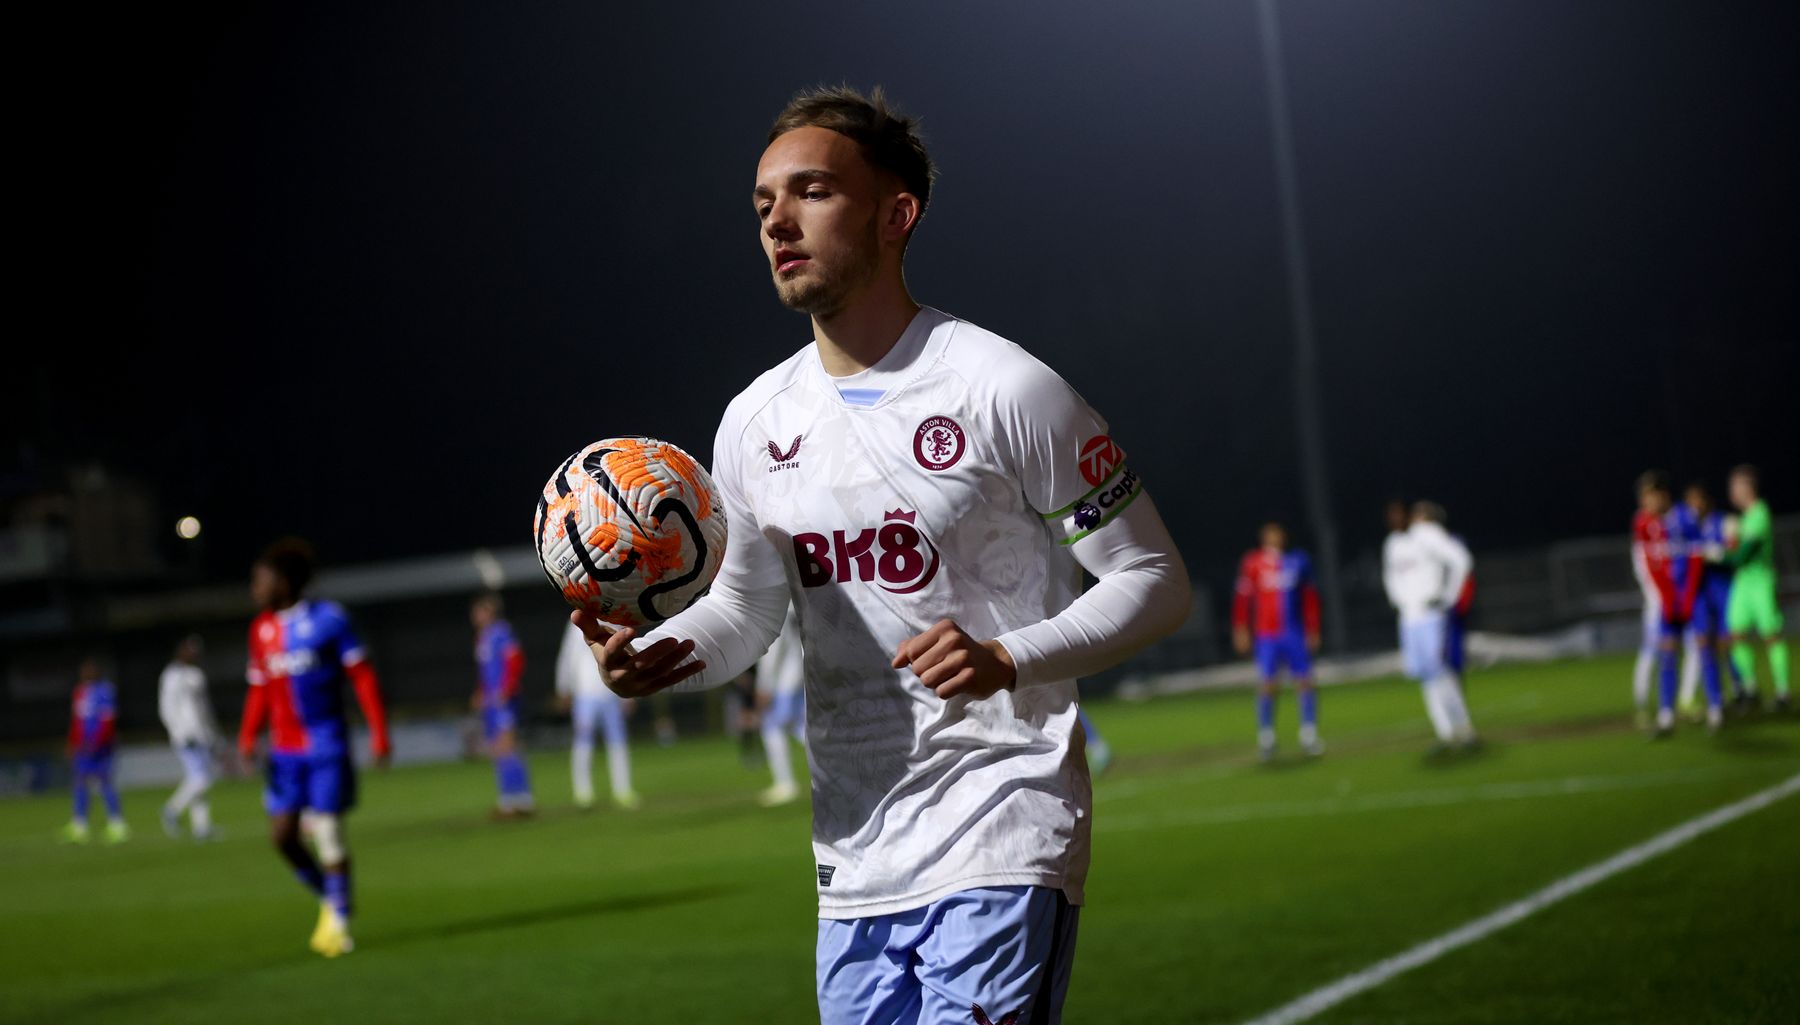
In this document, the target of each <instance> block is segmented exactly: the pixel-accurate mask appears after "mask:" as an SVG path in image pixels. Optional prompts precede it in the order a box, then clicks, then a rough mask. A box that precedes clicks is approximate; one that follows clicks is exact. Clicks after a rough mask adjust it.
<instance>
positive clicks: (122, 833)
mask: <svg viewBox="0 0 1800 1025" xmlns="http://www.w3.org/2000/svg"><path fill="white" fill-rule="evenodd" d="M129 839H131V827H130V826H127V825H126V824H125V820H124V819H112V820H111V821H109V822H107V824H106V842H107V843H124V842H125V841H127V840H129Z"/></svg>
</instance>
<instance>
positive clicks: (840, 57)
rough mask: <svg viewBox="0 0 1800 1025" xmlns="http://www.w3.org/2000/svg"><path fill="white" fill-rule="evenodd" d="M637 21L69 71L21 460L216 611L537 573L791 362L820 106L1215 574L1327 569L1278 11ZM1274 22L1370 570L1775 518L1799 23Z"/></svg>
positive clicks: (1415, 5)
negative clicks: (787, 212) (510, 560)
mask: <svg viewBox="0 0 1800 1025" xmlns="http://www.w3.org/2000/svg"><path fill="white" fill-rule="evenodd" d="M502 8H504V9H502ZM621 9H622V8H621V6H620V5H575V4H569V5H562V6H557V5H531V6H526V5H495V4H467V5H464V6H463V7H462V8H461V9H452V6H451V5H394V4H380V3H358V4H350V5H332V4H309V5H290V6H289V7H287V8H285V9H282V10H280V11H274V12H271V11H267V10H262V9H260V8H258V9H256V10H255V11H253V12H252V13H244V12H243V11H236V12H227V13H212V14H204V15H203V14H195V13H187V14H176V15H170V14H168V13H166V12H164V11H160V10H159V11H157V12H156V13H155V14H148V13H140V14H137V15H133V16H131V18H132V20H127V21H123V22H106V21H103V20H95V19H94V18H93V17H92V16H88V17H86V18H85V19H84V20H81V21H79V22H76V21H73V20H71V21H69V22H67V23H64V24H59V25H54V26H45V27H44V29H43V31H41V32H39V33H37V34H36V38H38V39H39V40H40V41H41V45H42V48H43V52H44V53H45V55H46V58H47V60H46V62H47V63H49V64H53V65H54V66H55V67H56V68H57V69H58V70H57V72H56V74H54V75H52V76H47V77H45V78H44V79H42V80H40V81H39V82H38V83H37V85H36V88H37V89H38V91H39V92H38V93H37V94H34V98H32V99H31V100H30V102H29V103H28V107H29V110H28V111H27V112H26V113H25V114H24V115H23V120H24V123H23V124H22V125H21V126H20V128H21V129H22V130H23V131H24V132H25V133H26V135H27V136H28V137H30V138H33V139H36V140H39V144H38V145H36V146H32V147H29V148H26V149H16V150H15V160H19V159H21V156H22V154H23V153H25V152H29V153H30V154H31V157H30V159H29V160H28V161H27V163H28V165H29V166H28V167H27V176H28V178H29V179H30V181H31V182H32V185H33V187H32V188H30V189H29V190H22V191H21V192H20V193H18V194H17V197H18V198H17V199H16V202H19V203H21V205H22V207H23V212H24V215H25V218H26V221H27V227H28V232H29V235H30V236H31V237H32V238H33V239H35V241H33V242H31V243H30V248H31V256H32V259H31V261H30V262H31V265H32V267H31V270H30V271H29V272H27V274H26V275H25V276H24V277H23V278H21V279H20V281H19V284H20V285H21V286H22V292H23V294H22V295H21V300H22V302H23V303H24V304H25V307H26V308H31V307H34V306H35V307H40V308H43V309H44V311H45V313H46V314H47V315H46V316H44V317H42V318H34V319H35V320H36V321H37V324H36V326H35V327H33V328H31V329H30V331H29V335H30V337H32V338H35V339H37V340H38V341H37V342H36V343H31V344H30V345H29V347H28V348H27V349H26V352H27V356H26V360H27V363H26V366H27V369H28V370H29V371H30V372H29V373H27V374H21V375H18V376H16V377H15V376H13V375H8V377H9V378H10V380H9V383H8V385H7V389H6V391H7V392H8V393H9V396H10V397H9V398H8V400H7V402H6V405H7V407H8V410H9V412H8V413H7V426H6V430H7V433H8V434H9V435H14V436H16V439H17V440H14V439H13V438H9V439H8V444H7V446H6V451H5V458H6V459H7V460H8V461H9V462H10V463H12V464H13V467H14V469H15V471H16V470H17V469H18V467H20V466H21V465H23V466H24V467H25V468H26V471H27V476H29V473H30V472H31V471H32V468H34V467H35V468H37V469H39V470H41V469H42V468H43V467H46V466H55V465H58V464H60V463H63V462H67V461H71V460H80V459H93V458H97V459H102V460H105V461H107V462H109V463H111V464H113V465H116V466H119V467H122V468H124V469H127V470H129V471H131V472H133V473H135V474H137V475H139V476H141V477H143V478H145V479H148V480H150V481H152V482H153V483H154V484H155V485H156V487H157V488H158V489H159V491H160V492H161V494H162V497H163V500H164V506H165V508H166V511H167V512H168V514H169V515H170V516H171V517H172V516H173V515H175V514H176V513H178V512H186V511H194V512H197V513H198V514H199V515H200V516H201V517H202V518H203V519H204V520H205V522H206V524H207V528H208V549H207V559H208V563H209V569H210V570H211V571H212V572H214V573H217V574H221V575H231V576H236V575H237V574H238V573H239V572H240V571H241V568H242V565H243V563H244V561H245V560H246V559H247V557H248V555H249V554H250V553H251V552H252V551H254V550H255V548H257V547H258V546H260V545H261V544H262V543H263V542H265V541H266V540H268V539H269V538H270V537H272V536H273V535H275V534H277V533H280V532H285V531H298V532H303V533H306V534H309V535H312V536H313V537H314V538H315V539H317V540H318V541H319V542H320V545H321V548H322V549H323V551H324V554H325V555H326V556H327V557H328V558H331V559H333V560H335V561H360V560H366V559H377V558H385V557H392V556H398V555H409V554H420V553H427V552H436V551H445V550H452V549H464V548H468V547H472V546H476V545H505V544H522V543H525V542H526V540H527V538H528V531H529V523H530V512H531V508H532V502H533V500H534V498H535V495H536V493H537V490H538V488H539V487H540V486H541V485H542V482H543V479H544V478H545V477H546V476H547V475H548V473H549V471H550V470H551V469H552V468H553V467H554V465H555V463H556V462H557V460H559V459H560V458H562V457H563V456H565V455H567V454H568V453H569V452H570V451H572V450H574V449H575V448H577V447H579V446H580V445H581V444H583V443H585V442H587V441H590V440H593V439H595V438H598V437H602V436H606V435H609V434H622V433H646V434H654V435H659V436H663V437H667V438H669V439H671V440H674V441H676V442H678V443H681V444H684V445H686V446H688V447H690V448H693V449H695V450H696V452H697V453H698V454H700V455H702V456H703V457H705V455H706V454H707V452H708V450H709V448H710V443H711V438H712V433H713V430H714V428H715V426H716V424H717V418H718V414H719V412H720V411H721V410H722V408H723V406H724V404H725V402H726V401H727V400H728V399H729V398H730V396H731V395H732V394H734V393H735V392H736V391H737V390H738V389H739V388H741V387H742V386H743V385H744V384H746V383H747V382H748V381H749V380H750V379H751V377H753V376H754V375H755V374H756V373H757V372H758V371H760V370H762V369H764V368H765V367H767V366H768V365H770V364H772V363H774V362H776V361H777V360H778V359H780V358H781V357H783V356H785V355H786V354H787V353H789V352H791V351H792V350H793V349H795V348H797V347H798V346H799V345H800V344H802V343H804V341H805V340H806V338H807V325H806V323H805V322H804V320H802V319H800V318H799V317H797V316H796V315H792V314H788V313H786V312H784V311H783V310H782V309H781V308H780V307H779V306H778V305H777V304H776V302H775V301H774V298H773V293H772V289H771V288H770V285H769V282H768V274H767V270H766V268H765V265H764V264H763V262H762V260H761V258H760V255H759V252H758V249H757V241H756V237H755V231H756V225H755V220H754V217H753V215H752V211H751V206H750V202H749V187H750V184H751V178H752V174H753V171H754V167H755V163H756V158H757V156H758V154H759V153H760V152H761V147H762V145H763V134H764V132H765V131H766V127H767V124H768V122H769V120H770V119H771V118H772V116H773V115H774V113H775V112H776V111H777V110H778V109H779V108H780V107H781V105H782V104H783V102H784V101H785V100H786V98H787V97H788V96H789V95H790V94H791V93H792V92H793V91H795V90H796V89H798V88H800V87H803V86H806V85H809V84H814V83H818V82H835V81H840V80H841V81H848V82H851V83H853V84H856V85H859V86H863V87H867V86H869V85H872V84H875V83H884V84H886V85H887V86H888V88H889V89H890V90H891V93H892V94H893V96H894V97H895V98H896V99H897V100H898V101H899V102H900V103H901V104H902V106H904V107H905V108H907V109H909V110H911V111H914V112H916V113H919V114H922V115H923V116H924V118H925V127H926V132H927V138H928V141H929V143H930V145H931V147H932V149H933V152H934V155H935V156H936V158H937V160H938V162H939V164H940V167H941V171H942V177H941V179H940V181H939V185H938V191H937V193H936V195H935V196H934V200H933V203H932V206H931V210H930V213H929V215H928V216H927V218H926V220H925V222H924V224H923V226H922V229H921V234H920V236H919V238H918V241H917V243H916V244H915V245H914V246H913V247H912V252H911V254H910V259H909V267H908V271H909V274H908V277H909V281H910V283H911V285H912V286H913V290H914V293H915V295H916V296H917V297H918V298H919V299H920V300H921V301H923V302H927V303H930V304H932V305H935V306H939V307H941V308H944V309H946V310H949V311H951V312H953V313H956V314H959V315H961V316H964V317H967V318H969V319H971V320H974V321H976V322H977V323H980V324H982V325H983V326H985V327H988V328H991V329H993V330H995V331H998V332H999V333H1001V334H1003V335H1006V336H1008V337H1011V338H1013V339H1015V340H1016V341H1019V342H1020V343H1022V344H1024V345H1025V346H1026V347H1027V348H1029V349H1031V350H1032V351H1034V352H1036V353H1037V354H1038V355H1039V356H1040V357H1042V358H1043V359H1044V360H1045V361H1046V362H1048V363H1049V364H1050V365H1051V366H1053V367H1055V368H1056V369H1058V370H1059V371H1061V372H1062V373H1063V374H1064V376H1066V377H1068V378H1069V379H1070V380H1071V381H1072V382H1073V383H1074V384H1075V385H1076V387H1077V388H1079V389H1080V390H1081V391H1082V392H1083V393H1084V394H1085V395H1086V396H1087V397H1088V399H1089V400H1090V401H1091V402H1092V403H1093V404H1094V405H1095V406H1097V407H1098V408H1099V409H1100V410H1101V411H1102V412H1103V413H1104V414H1106V415H1107V416H1108V417H1109V419H1110V420H1111V421H1112V425H1113V429H1114V434H1115V436H1117V437H1118V438H1119V439H1120V440H1121V441H1122V442H1123V444H1124V445H1125V447H1126V448H1127V450H1128V451H1129V452H1131V454H1132V461H1133V463H1134V465H1136V467H1137V468H1138V469H1139V471H1140V472H1141V473H1143V474H1144V476H1145V477H1146V480H1147V482H1148V484H1149V487H1150V489H1151V490H1152V492H1153V493H1155V494H1156V495H1157V496H1158V501H1159V504H1160V505H1161V506H1162V508H1163V511H1164V514H1165V516H1166V517H1167V518H1168V519H1169V521H1170V524H1171V527H1172V528H1173V529H1174V531H1175V534H1176V537H1177V539H1178V541H1180V543H1181V545H1182V547H1183V549H1184V551H1186V552H1187V553H1188V555H1189V558H1190V561H1192V562H1194V563H1195V564H1196V568H1203V567H1211V566H1217V565H1218V564H1219V563H1220V562H1222V561H1223V560H1225V559H1227V558H1229V556H1230V555H1231V554H1232V553H1233V552H1234V551H1236V550H1239V549H1241V548H1242V547H1244V546H1246V545H1247V544H1248V543H1249V542H1250V541H1251V533H1252V531H1253V529H1254V526H1255V524H1256V523H1258V522H1259V521H1260V520H1261V519H1262V518H1263V517H1265V516H1268V515H1271V514H1273V515H1279V516H1284V517H1288V518H1291V519H1294V520H1296V521H1298V520H1299V519H1300V517H1301V515H1302V513H1303V511H1304V510H1303V506H1302V505H1301V498H1300V491H1299V474H1298V472H1297V469H1296V448H1295V444H1296V432H1295V430H1294V426H1293V419H1294V418H1293V415H1292V412H1291V408H1292V406H1291V401H1290V394H1291V388H1292V382H1291V376H1290V375H1291V364H1290V356H1289V353H1290V347H1289V346H1290V340H1289V334H1288V319H1287V305H1286V303H1287V297H1286V295H1287V294H1286V284H1285V280H1284V277H1283V274H1282V262H1281V260H1282V254H1281V249H1280V234H1279V221H1278V216H1277V213H1278V211H1277V207H1276V193H1275V186H1274V178H1273V173H1272V167H1273V163H1272V158H1271V153H1270V145H1269V137H1268V126H1267V120H1266V113H1265V93H1264V87H1263V78H1262V68H1261V63H1260V55H1259V50H1258V45H1257V35H1256V21H1255V8H1254V6H1253V5H1252V4H1251V3H1250V2H1249V0H1233V2H1218V3H1206V4H1191V3H1176V2H1173V0H1170V2H1158V3H1138V4H1094V3H1089V2H1082V3H1062V2H1058V3H1044V2H1031V3H1024V2H1003V3H982V4H966V3H937V2H933V3H918V2H915V3H910V4H890V5H881V6H880V7H876V6H875V5H869V6H868V7H866V8H864V7H861V6H858V5H844V7H843V9H834V8H830V7H823V8H813V9H807V8H795V7H779V6H776V7H770V6H768V5H729V6H728V7H722V8H721V9H720V11H718V12H709V11H707V10H706V9H705V5H700V6H695V5H689V4H683V5H645V6H644V7H643V8H641V9H639V10H636V11H635V12H632V13H621ZM1281 9H1282V16H1283V31H1284V42H1285V47H1286V51H1287V58H1288V72H1289V85H1290V97H1291V102H1292V106H1293V113H1294V122H1295V132H1296V138H1297V145H1298V160H1299V170H1300V188H1301V195H1302V201H1303V205H1304V209H1305V220H1306V229H1307V233H1308V236H1309V243H1310V259H1311V266H1312V277H1313V283H1314V300H1315V315H1316V321H1317V325H1318V342H1319V346H1320V349H1321V352H1322V361H1323V386H1324V391H1325V396H1326V407H1325V418H1326V424H1327V435H1328V444H1329V460H1330V463H1331V467H1332V479H1331V484H1332V488H1333V490H1334V492H1335V496H1336V506H1337V512H1338V515H1339V517H1340V520H1341V522H1342V524H1343V531H1344V541H1345V544H1344V548H1345V553H1346V555H1354V554H1355V553H1356V552H1357V551H1359V550H1361V549H1364V548H1367V547H1370V546H1372V545H1374V544H1375V543H1377V541H1378V539H1379V534H1380V528H1379V525H1378V522H1377V519H1378V510H1377V509H1376V506H1377V505H1378V504H1379V502H1380V500H1381V499H1382V498H1383V497H1384V496H1386V495H1387V494H1389V493H1391V492H1394V491H1396V490H1399V491H1404V492H1405V493H1407V494H1411V495H1419V494H1429V495H1431V496H1435V497H1438V498H1440V499H1441V500H1442V501H1444V502H1445V503H1446V504H1447V505H1448V506H1449V507H1450V509H1451V513H1452V518H1453V521H1454V523H1455V524H1456V525H1457V526H1458V527H1459V528H1460V529H1461V530H1462V531H1463V532H1465V533H1466V534H1467V535H1468V536H1469V537H1470V539H1471V541H1472V543H1473V544H1474V545H1475V546H1476V547H1477V549H1481V548H1484V547H1486V548H1494V547H1504V546H1511V545H1522V544H1532V543H1538V542H1542V541H1546V540H1549V539H1552V538H1555V537H1561V536H1567V535H1571V534H1579V533H1591V532H1599V531H1608V530H1617V529H1622V527H1623V524H1624V522H1625V519H1626V517H1627V515H1628V513H1629V506H1630V501H1631V499H1630V495H1629V482H1630V480H1631V478H1632V476H1633V475H1634V474H1635V473H1636V472H1637V471H1638V470H1639V469H1641V468H1643V467H1644V466H1646V465H1650V464H1661V465H1668V466H1671V467H1672V468H1673V469H1674V470H1675V471H1676V472H1677V474H1678V475H1682V476H1687V475H1692V474H1702V473H1704V474H1707V475H1710V476H1711V477H1713V478H1714V479H1715V480H1717V479H1718V478H1720V477H1721V476H1722V473H1723V471H1724V469H1725V468H1726V467H1727V466H1729V465H1730V464H1731V463H1734V462H1737V461H1741V460H1745V459H1750V460H1755V461H1759V462H1761V463H1763V464H1765V465H1768V466H1770V467H1771V468H1777V467H1779V468H1784V469H1789V470H1791V469H1793V468H1794V467H1795V465H1796V464H1795V461H1794V459H1793V457H1792V453H1793V452H1794V451H1795V442H1796V441H1797V440H1800V433H1797V432H1796V429H1795V426H1794V425H1795V416H1794V407H1793V405H1792V399H1793V397H1794V392H1795V381H1796V379H1797V377H1796V370H1800V357H1797V356H1796V351H1797V345H1796V343H1797V341H1800V316H1797V314H1800V309H1797V304H1800V300H1797V298H1796V296H1797V295H1800V289H1797V288H1796V282H1800V274H1797V273H1796V270H1797V269H1800V259H1797V253H1796V245H1797V243H1796V239H1800V198H1797V196H1800V192H1797V190H1796V188H1795V186H1796V183H1797V182H1800V175H1797V174H1796V171H1797V169H1800V167H1797V161H1796V155H1795V146H1794V139H1795V137H1796V132H1795V126H1796V125H1800V60H1797V59H1796V57H1795V55H1796V54H1797V53H1800V9H1797V8H1796V7H1795V5H1791V4H1766V5H1758V4H1707V3H1698V2H1696V3H1685V4H1659V3H1645V2H1635V0H1633V2H1612V3H1598V2H1596V3H1583V4H1565V3H1557V2H1518V0H1509V2H1495V0H1482V2H1461V3H1449V4H1446V3H1438V2H1428V0H1413V2H1395V0H1364V2H1358V3H1344V2H1341V0H1289V2H1286V3H1283V4H1282V8H1281ZM70 17H71V18H73V17H74V16H73V15H71V16H70ZM14 339H15V341H17V340H19V339H20V335H18V334H14ZM1771 476H1772V477H1775V478H1776V479H1774V480H1772V481H1771V485H1770V490H1771V491H1772V493H1773V497H1774V498H1775V500H1776V504H1777V507H1778V508H1782V507H1787V508H1792V507H1793V506H1794V504H1795V503H1796V502H1797V501H1800V484H1796V483H1795V482H1794V481H1792V480H1791V479H1785V480H1784V479H1781V478H1780V475H1779V474H1771ZM1302 540H1303V541H1304V540H1306V538H1305V536H1304V532H1303V533H1302Z"/></svg>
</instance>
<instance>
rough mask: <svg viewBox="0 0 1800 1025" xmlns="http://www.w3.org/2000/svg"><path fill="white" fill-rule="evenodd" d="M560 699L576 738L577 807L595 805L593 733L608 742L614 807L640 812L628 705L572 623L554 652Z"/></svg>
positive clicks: (572, 753) (572, 759)
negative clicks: (609, 685)
mask: <svg viewBox="0 0 1800 1025" xmlns="http://www.w3.org/2000/svg"><path fill="white" fill-rule="evenodd" d="M556 699H557V702H558V703H559V704H561V705H562V706H563V708H564V709H565V710H567V711H568V712H569V713H570V720H571V722H572V724H573V726H574V738H573V741H572V742H571V744H570V747H569V776H570V780H571V782H572V783H573V784H574V790H575V803H576V804H577V805H579V806H581V807H583V808H592V807H593V806H594V732H595V730H596V729H598V730H599V731H600V732H601V735H602V736H604V737H605V738H606V774H607V779H608V781H609V782H610V783H611V785H612V797H613V803H614V804H616V805H618V806H619V807H621V808H628V809H629V808H636V807H638V805H639V804H640V803H641V802H640V801H639V799H638V795H637V791H636V790H633V789H632V788H631V747H630V740H629V738H628V735H627V734H626V732H625V713H626V711H627V709H626V707H625V702H623V701H620V700H619V696H618V695H617V694H614V693H613V692H612V691H610V690H608V689H607V687H606V684H605V682H604V681H602V680H601V679H600V667H599V665H598V664H596V663H595V662H594V654H593V652H591V651H589V650H588V646H587V638H586V637H585V636H583V635H582V632H581V630H580V628H579V627H577V626H575V624H573V623H571V624H569V627H568V629H567V630H565V631H563V639H562V646H561V647H559V648H558V649H557V652H556Z"/></svg>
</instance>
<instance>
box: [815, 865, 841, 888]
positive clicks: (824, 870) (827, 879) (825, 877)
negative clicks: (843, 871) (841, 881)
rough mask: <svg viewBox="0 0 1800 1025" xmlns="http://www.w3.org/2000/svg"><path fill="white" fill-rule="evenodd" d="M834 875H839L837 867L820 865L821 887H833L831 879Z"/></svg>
mask: <svg viewBox="0 0 1800 1025" xmlns="http://www.w3.org/2000/svg"><path fill="white" fill-rule="evenodd" d="M834 875H837V866H836V865H820V866H819V885H820V886H830V885H831V877H832V876H834Z"/></svg>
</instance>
